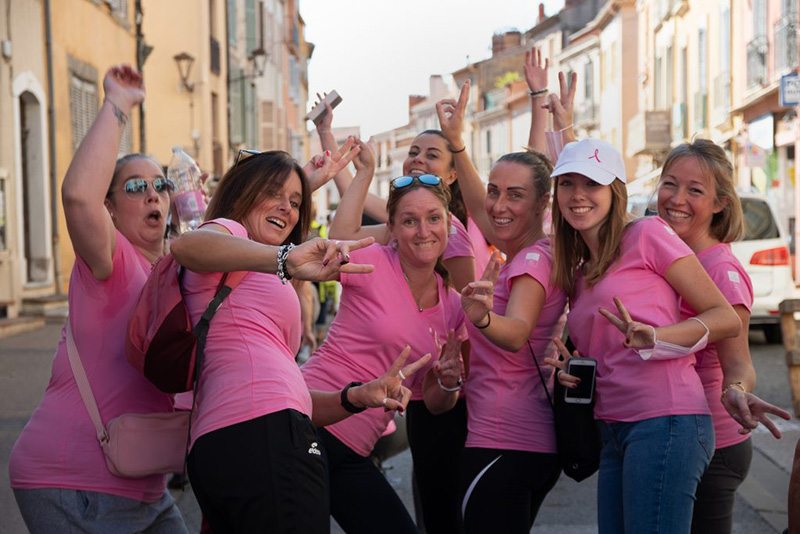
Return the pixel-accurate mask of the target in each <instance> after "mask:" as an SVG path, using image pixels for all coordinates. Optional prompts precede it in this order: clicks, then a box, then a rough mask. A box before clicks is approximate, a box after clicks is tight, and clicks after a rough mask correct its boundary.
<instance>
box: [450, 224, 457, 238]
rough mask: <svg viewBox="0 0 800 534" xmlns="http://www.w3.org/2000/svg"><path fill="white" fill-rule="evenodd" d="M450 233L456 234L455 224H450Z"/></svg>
mask: <svg viewBox="0 0 800 534" xmlns="http://www.w3.org/2000/svg"><path fill="white" fill-rule="evenodd" d="M450 235H458V228H456V225H455V224H451V225H450Z"/></svg>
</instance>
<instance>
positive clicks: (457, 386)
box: [436, 376, 464, 393]
mask: <svg viewBox="0 0 800 534" xmlns="http://www.w3.org/2000/svg"><path fill="white" fill-rule="evenodd" d="M436 381H437V382H439V387H440V388H442V389H443V390H444V391H446V392H448V393H455V392H456V391H461V387H462V386H463V385H464V379H463V378H461V377H460V376H459V377H458V384H457V385H456V387H454V388H449V387H447V386H445V385H444V384H443V383H442V378H441V377H439V378H437V379H436Z"/></svg>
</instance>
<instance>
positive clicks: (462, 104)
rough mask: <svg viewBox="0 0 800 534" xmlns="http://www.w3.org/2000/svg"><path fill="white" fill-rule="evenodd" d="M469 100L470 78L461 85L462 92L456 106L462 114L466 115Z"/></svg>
mask: <svg viewBox="0 0 800 534" xmlns="http://www.w3.org/2000/svg"><path fill="white" fill-rule="evenodd" d="M468 101H469V80H467V81H465V82H464V84H463V85H462V86H461V93H459V95H458V105H457V106H456V108H457V109H458V112H459V114H460V115H462V116H463V115H464V111H465V110H466V109H467V102H468Z"/></svg>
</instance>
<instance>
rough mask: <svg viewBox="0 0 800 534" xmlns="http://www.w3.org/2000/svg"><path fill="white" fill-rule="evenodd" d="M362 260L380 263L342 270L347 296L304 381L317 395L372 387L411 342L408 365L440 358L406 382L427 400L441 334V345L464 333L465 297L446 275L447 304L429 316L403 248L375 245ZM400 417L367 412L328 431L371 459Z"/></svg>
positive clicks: (361, 253) (356, 257) (358, 256)
mask: <svg viewBox="0 0 800 534" xmlns="http://www.w3.org/2000/svg"><path fill="white" fill-rule="evenodd" d="M351 257H352V261H354V262H355V263H366V264H371V265H374V266H375V271H374V272H372V273H370V274H367V275H363V274H357V275H348V274H345V273H342V275H341V283H342V299H341V303H340V305H339V312H338V313H337V315H336V319H335V320H334V321H333V324H332V325H331V328H330V331H329V332H328V337H327V338H326V339H325V343H323V344H322V346H321V347H320V348H319V350H317V351H316V352H315V353H314V355H313V356H311V359H309V360H308V362H307V363H306V364H305V365H303V367H302V371H303V376H304V377H305V379H306V384H308V388H309V389H312V390H327V391H331V390H337V389H341V388H343V387H344V386H345V385H347V383H349V382H352V381H362V382H367V381H369V380H372V379H374V378H377V377H379V376H381V375H383V374H384V373H385V372H386V370H387V369H388V368H389V366H390V365H391V364H392V362H394V361H395V360H396V359H397V357H398V356H399V355H400V352H402V350H403V347H405V346H406V345H409V346H410V347H411V354H410V355H409V357H408V360H407V361H406V365H408V364H409V363H411V362H413V361H416V360H417V359H419V358H420V357H422V356H423V355H425V354H426V353H428V352H430V353H431V355H432V356H433V358H432V359H431V361H430V362H428V364H427V365H425V367H423V368H422V369H420V370H419V371H417V372H416V374H415V375H414V376H413V377H410V378H409V379H408V380H406V381H405V382H404V385H405V386H407V387H408V388H410V389H411V391H412V393H413V396H412V399H414V400H421V399H422V380H423V378H424V377H425V373H426V372H427V371H428V370H430V368H431V367H432V366H433V362H434V361H435V360H436V358H437V357H438V352H437V351H436V345H435V342H434V337H433V334H432V333H433V332H434V331H435V332H436V333H437V335H438V336H439V339H440V340H441V342H444V341H445V340H446V339H447V333H448V331H449V330H450V329H451V328H452V329H453V330H455V332H456V333H458V332H459V331H461V330H462V329H463V325H464V312H463V311H462V310H461V301H460V297H459V295H458V293H456V292H455V291H454V290H453V289H448V288H445V287H444V284H443V283H442V279H441V277H439V276H437V281H438V284H439V302H438V303H437V304H436V306H434V307H432V308H428V309H426V310H423V311H421V312H420V311H419V310H418V309H417V304H416V302H415V301H414V298H413V296H412V295H411V290H410V289H409V287H408V284H407V283H406V281H405V278H404V277H403V270H402V268H401V267H400V259H399V256H398V253H397V251H396V250H395V249H394V248H392V247H391V246H382V245H372V246H370V247H367V248H365V249H361V250H356V251H353V252H352V253H351ZM392 417H393V412H384V411H383V410H381V409H374V410H367V411H365V412H363V413H360V414H356V415H353V416H351V417H348V418H347V419H345V420H343V421H341V422H339V423H336V424H335V425H331V426H328V427H326V430H328V431H329V432H330V433H331V434H333V435H334V436H336V438H338V439H339V440H340V441H341V442H342V443H344V444H345V445H347V446H348V447H350V448H351V449H352V450H353V451H355V452H356V453H358V454H360V455H362V456H368V455H369V454H370V452H371V451H372V448H373V447H374V446H375V442H376V441H377V440H378V438H380V436H381V434H382V433H383V432H384V430H385V429H386V425H387V424H388V423H389V421H391V419H392Z"/></svg>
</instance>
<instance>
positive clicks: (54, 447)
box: [9, 232, 172, 502]
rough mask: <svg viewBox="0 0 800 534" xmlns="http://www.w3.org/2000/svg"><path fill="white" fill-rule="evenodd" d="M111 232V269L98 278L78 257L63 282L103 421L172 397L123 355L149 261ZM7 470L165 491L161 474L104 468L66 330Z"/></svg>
mask: <svg viewBox="0 0 800 534" xmlns="http://www.w3.org/2000/svg"><path fill="white" fill-rule="evenodd" d="M116 239H117V246H116V249H115V250H114V256H113V270H112V273H111V276H109V277H108V279H106V280H103V281H101V280H97V279H96V278H95V277H94V276H93V275H92V271H91V269H90V268H89V266H88V265H87V264H86V262H84V261H83V259H81V258H80V256H78V257H76V258H75V266H74V267H73V269H72V276H71V278H70V286H69V315H70V318H71V319H70V321H71V324H72V331H73V335H74V337H75V344H76V345H77V347H78V352H79V353H80V358H81V363H82V364H83V367H84V369H85V370H86V375H87V377H88V379H89V384H90V385H91V387H92V392H93V393H94V398H95V400H96V401H97V406H98V409H99V410H100V418H101V419H102V421H103V423H108V422H109V421H110V420H111V419H114V418H115V417H117V416H119V415H122V414H124V413H155V412H170V411H172V397H171V396H169V395H165V394H164V393H161V392H160V391H158V389H156V388H155V386H153V385H152V384H151V383H150V382H149V381H148V380H147V379H146V378H145V377H144V376H143V375H142V374H140V373H139V372H137V371H136V370H135V369H134V368H133V367H131V365H130V364H128V362H127V360H126V359H125V337H126V334H127V330H128V318H129V317H130V313H131V310H132V308H133V306H134V305H135V304H136V301H137V300H138V298H139V293H140V292H141V290H142V287H143V286H144V283H145V280H147V276H148V274H149V273H150V269H151V266H150V262H148V261H147V259H145V257H144V256H143V255H142V254H141V253H139V251H137V250H136V249H135V248H134V247H133V245H131V243H130V242H129V241H128V240H127V239H126V238H125V237H124V236H123V235H122V234H121V233H119V232H117V233H116ZM9 477H10V479H11V487H12V488H14V489H36V488H65V489H74V490H84V491H96V492H100V493H108V494H112V495H118V496H121V497H127V498H129V499H136V500H138V501H145V502H154V501H157V500H158V499H160V498H161V497H162V496H163V495H164V491H165V487H166V486H165V478H164V476H161V475H154V476H149V477H145V478H139V479H128V478H120V477H116V476H114V475H112V474H111V473H110V472H109V470H108V468H107V467H106V462H105V457H104V455H103V451H102V449H101V448H100V444H99V443H98V441H97V433H96V431H95V428H94V425H93V424H92V421H91V419H89V414H88V412H87V411H86V405H85V404H84V403H83V400H82V399H81V396H80V393H79V392H78V386H77V384H76V382H75V377H74V375H73V374H72V368H71V367H70V365H69V358H68V356H67V348H66V330H62V333H61V340H60V341H59V343H58V348H57V349H56V354H55V358H54V360H53V369H52V374H51V376H50V383H49V384H48V385H47V389H46V390H45V392H44V397H43V398H42V401H41V403H40V404H39V406H38V408H36V410H35V411H34V412H33V415H32V416H31V418H30V420H29V421H28V424H27V425H25V429H24V430H23V431H22V434H21V435H20V437H19V439H18V440H17V443H16V444H15V445H14V449H13V450H12V452H11V460H10V463H9Z"/></svg>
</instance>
